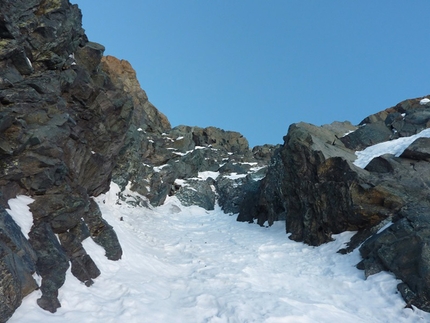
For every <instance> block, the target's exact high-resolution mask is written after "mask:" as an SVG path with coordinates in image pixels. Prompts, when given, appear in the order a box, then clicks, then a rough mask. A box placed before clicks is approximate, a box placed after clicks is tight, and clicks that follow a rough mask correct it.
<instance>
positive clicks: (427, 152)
mask: <svg viewBox="0 0 430 323" xmlns="http://www.w3.org/2000/svg"><path fill="white" fill-rule="evenodd" d="M400 157H402V158H410V159H415V160H425V161H430V138H423V137H422V138H418V139H417V140H415V141H414V142H413V143H412V144H410V145H409V146H408V148H406V149H405V151H404V152H403V153H402V154H401V155H400Z"/></svg>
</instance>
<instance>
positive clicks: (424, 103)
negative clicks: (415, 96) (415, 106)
mask: <svg viewBox="0 0 430 323" xmlns="http://www.w3.org/2000/svg"><path fill="white" fill-rule="evenodd" d="M429 102H430V99H428V98H424V99H422V100H421V101H420V104H421V105H426V104H427V103H429Z"/></svg>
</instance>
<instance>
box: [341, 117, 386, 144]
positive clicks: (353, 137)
mask: <svg viewBox="0 0 430 323" xmlns="http://www.w3.org/2000/svg"><path fill="white" fill-rule="evenodd" d="M392 136H393V132H392V131H391V130H390V128H388V127H387V126H386V125H385V123H384V122H375V123H371V124H367V125H364V126H361V127H360V128H358V129H357V130H355V131H354V132H352V133H350V134H348V135H346V136H343V137H341V138H340V140H341V141H342V142H343V144H344V145H345V147H346V148H349V149H352V150H363V149H365V148H366V147H368V146H372V145H375V144H378V143H380V142H383V141H387V140H390V139H391V138H392Z"/></svg>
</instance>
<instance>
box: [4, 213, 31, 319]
mask: <svg viewBox="0 0 430 323" xmlns="http://www.w3.org/2000/svg"><path fill="white" fill-rule="evenodd" d="M36 259H37V257H36V254H35V252H34V251H33V249H32V247H31V245H30V244H29V243H28V241H27V239H26V238H25V237H24V235H23V234H22V232H21V229H20V228H19V226H18V225H17V224H16V223H15V222H14V221H13V220H12V218H11V216H10V215H9V214H8V213H7V212H6V211H5V210H4V209H3V208H2V207H0V286H1V290H2V293H1V294H0V322H6V321H7V320H8V319H9V318H10V317H11V316H12V314H13V312H14V311H15V309H16V308H17V307H18V306H19V305H20V304H21V300H22V298H24V297H25V296H26V295H28V294H30V293H31V292H32V291H34V290H35V289H37V288H38V286H37V284H36V282H35V281H34V279H33V277H32V275H33V274H34V272H35V271H36Z"/></svg>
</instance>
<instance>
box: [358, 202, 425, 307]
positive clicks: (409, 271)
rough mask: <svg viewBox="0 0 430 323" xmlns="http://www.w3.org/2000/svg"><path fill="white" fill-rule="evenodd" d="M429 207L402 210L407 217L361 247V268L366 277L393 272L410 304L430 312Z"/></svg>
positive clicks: (410, 207)
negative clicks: (383, 272) (386, 271)
mask: <svg viewBox="0 0 430 323" xmlns="http://www.w3.org/2000/svg"><path fill="white" fill-rule="evenodd" d="M429 210H430V208H429V205H422V204H421V205H414V206H408V207H405V208H404V209H403V210H402V216H404V218H402V219H400V220H398V221H397V222H395V223H393V224H392V225H391V226H390V227H388V228H387V229H386V230H384V231H382V232H381V233H379V234H376V235H374V236H372V237H371V238H369V239H368V240H367V241H366V242H365V243H364V244H363V245H362V247H361V248H360V253H361V255H362V257H363V260H362V261H361V263H360V264H358V267H359V268H360V269H364V270H365V272H366V276H369V275H372V274H375V273H378V272H379V271H382V270H389V271H391V272H393V273H394V274H395V275H396V277H397V278H398V279H401V280H402V281H403V283H401V284H399V286H398V289H399V291H400V292H401V293H402V296H403V297H404V298H405V300H406V301H407V303H408V305H411V304H412V305H414V306H417V307H419V308H421V309H423V310H425V311H430V292H429V291H430V288H429V287H430V275H429V273H430V247H429V241H430V220H429V219H430V217H429Z"/></svg>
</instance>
